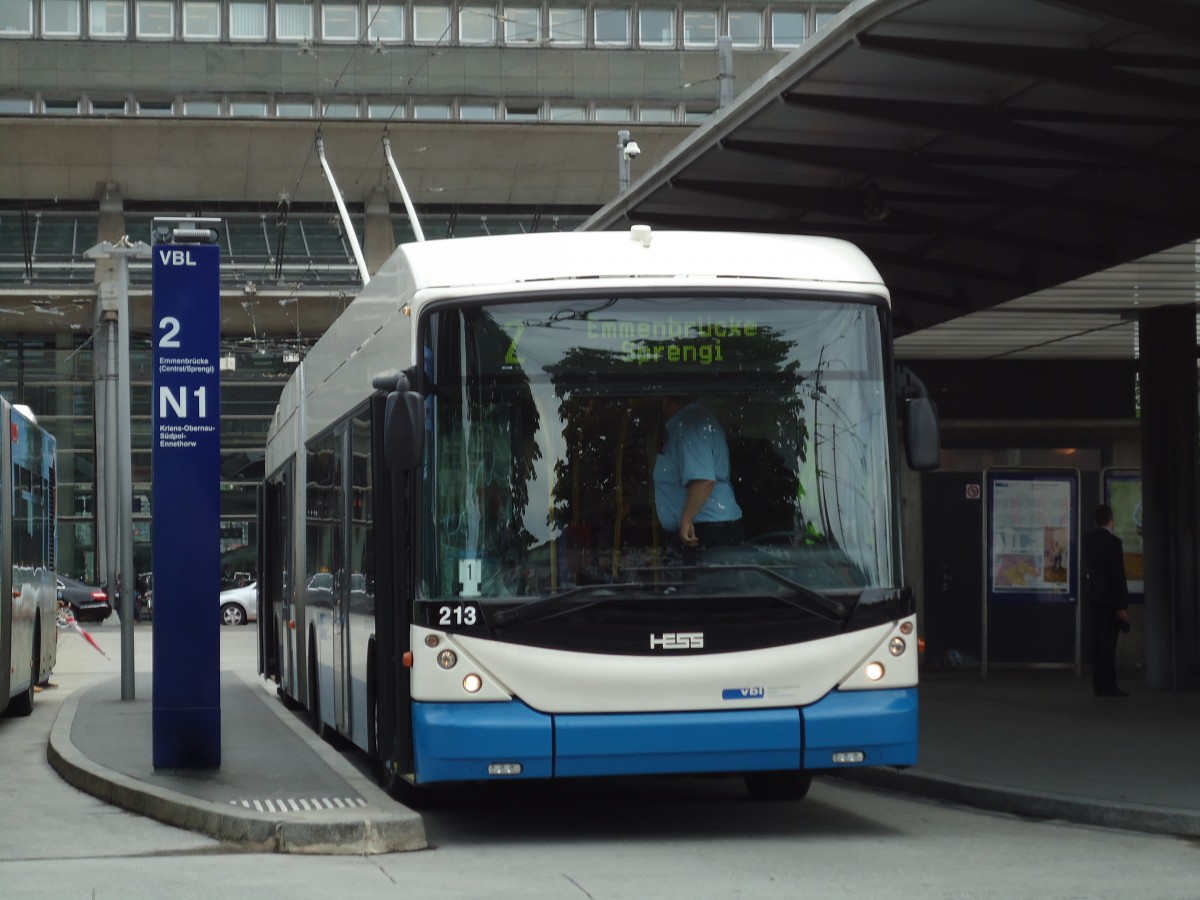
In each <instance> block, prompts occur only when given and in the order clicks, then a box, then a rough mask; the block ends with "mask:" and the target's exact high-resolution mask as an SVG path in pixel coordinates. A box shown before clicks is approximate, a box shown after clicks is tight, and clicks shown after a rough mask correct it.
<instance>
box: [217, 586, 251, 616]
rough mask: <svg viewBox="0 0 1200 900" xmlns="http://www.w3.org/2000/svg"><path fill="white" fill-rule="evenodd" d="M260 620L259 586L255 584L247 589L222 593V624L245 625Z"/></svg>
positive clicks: (232, 589)
mask: <svg viewBox="0 0 1200 900" xmlns="http://www.w3.org/2000/svg"><path fill="white" fill-rule="evenodd" d="M257 618H258V585H257V583H255V582H253V581H252V582H250V584H248V585H246V586H245V587H237V588H230V589H229V590H227V591H221V624H222V625H245V624H246V623H247V622H253V621H254V620H256V619H257Z"/></svg>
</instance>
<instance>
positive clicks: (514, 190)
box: [0, 116, 692, 210]
mask: <svg viewBox="0 0 1200 900" xmlns="http://www.w3.org/2000/svg"><path fill="white" fill-rule="evenodd" d="M317 131H318V123H317V122H315V121H295V120H278V121H272V120H266V121H264V120H261V119H253V120H251V119H246V120H230V119H198V118H190V117H186V118H180V117H174V118H138V117H132V116H131V117H125V116H122V117H119V118H111V119H103V118H83V117H66V118H45V117H21V118H11V119H5V121H4V125H3V147H4V152H3V153H0V196H3V197H4V198H5V200H8V201H13V200H16V201H20V200H34V201H44V200H45V199H46V198H48V197H53V198H54V199H55V200H56V201H68V200H77V201H94V200H96V199H97V198H99V197H102V196H103V194H104V188H105V185H107V184H109V183H113V184H116V185H117V186H118V187H119V189H120V191H121V193H122V195H123V196H124V197H126V198H127V199H128V200H130V201H133V202H139V203H153V202H159V203H163V202H168V203H173V204H178V205H185V204H188V203H196V204H204V205H205V207H206V208H207V209H213V210H216V209H220V207H221V206H222V205H223V204H225V205H229V206H231V207H235V208H236V207H241V206H244V205H246V204H248V203H269V204H274V203H276V202H277V201H278V200H279V199H280V197H283V196H286V197H287V198H288V199H289V200H290V201H291V202H293V203H330V202H331V201H332V199H333V197H332V194H331V193H330V188H329V184H328V182H327V181H326V180H325V176H324V174H323V172H322V170H321V165H320V162H319V159H318V157H317V154H316V152H315V146H316V140H315V139H316V135H317ZM320 131H321V134H322V137H323V140H324V145H325V152H326V157H327V159H328V161H329V167H330V169H331V170H332V171H333V174H334V177H335V178H336V179H337V182H338V187H339V188H340V189H341V191H342V193H343V195H344V196H345V198H346V201H347V202H348V203H362V202H364V201H365V200H366V199H367V198H368V197H369V196H370V194H371V192H372V191H373V190H374V189H375V188H376V187H378V186H380V185H385V186H386V185H389V184H390V182H391V178H390V176H389V175H388V169H387V160H386V157H385V156H384V151H383V142H382V137H383V135H384V131H385V129H384V128H383V124H382V123H380V122H377V121H371V120H355V121H346V120H332V121H328V122H325V123H324V124H323V125H321V127H320ZM691 131H692V126H684V125H640V126H638V143H639V145H640V146H641V148H642V151H643V156H642V158H641V160H640V161H639V164H638V166H637V170H638V171H645V170H646V169H647V168H649V167H651V166H653V165H654V164H655V163H656V162H658V161H661V160H662V159H663V157H664V156H666V154H667V152H668V151H670V150H671V149H673V148H674V147H675V146H676V145H677V144H678V143H679V142H680V141H681V140H682V139H683V138H684V137H685V136H686V135H688V134H689V133H690V132H691ZM387 132H388V135H389V139H390V142H391V145H392V152H393V154H394V155H395V158H396V164H397V166H398V167H399V169H400V172H401V175H402V176H403V178H404V181H405V185H406V187H407V188H408V191H409V193H410V194H411V195H412V199H413V202H414V203H416V204H417V205H418V207H420V206H422V205H426V204H481V205H482V204H513V203H519V204H522V205H524V206H533V205H536V204H545V205H548V206H570V205H585V206H588V207H592V208H594V207H595V206H596V205H597V204H598V203H600V202H602V200H603V199H604V198H607V197H612V196H615V195H616V193H617V151H616V144H617V126H615V125H596V124H581V125H573V124H555V125H553V126H540V127H537V128H530V127H528V126H524V125H520V124H512V123H505V122H423V121H401V122H393V123H391V125H390V126H389V127H388V128H387ZM389 189H390V190H391V191H392V192H393V194H395V188H394V186H391V187H390V188H389ZM396 198H397V202H399V199H398V194H396Z"/></svg>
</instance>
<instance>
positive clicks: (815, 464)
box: [418, 293, 896, 604]
mask: <svg viewBox="0 0 1200 900" xmlns="http://www.w3.org/2000/svg"><path fill="white" fill-rule="evenodd" d="M831 296H833V297H834V299H830V298H831ZM877 302H878V301H869V300H868V299H867V298H863V297H855V296H845V297H842V296H839V295H831V294H828V293H822V294H815V293H814V294H810V295H797V294H794V293H793V294H789V295H787V296H782V295H768V294H763V295H756V296H729V295H727V294H721V295H697V294H695V293H692V294H688V295H640V296H624V295H621V296H605V295H596V296H589V297H580V296H577V295H556V296H547V295H540V296H539V297H537V299H529V298H527V297H525V298H518V299H515V300H506V301H505V302H496V303H494V304H491V305H484V304H476V305H462V304H460V305H456V306H449V305H440V306H436V307H432V308H431V311H429V312H428V313H427V314H426V316H425V318H424V320H423V328H422V331H421V334H422V341H423V343H424V348H425V371H424V373H423V390H424V394H425V396H426V407H427V423H426V428H427V432H428V434H427V441H426V463H425V466H424V472H423V478H424V485H423V491H422V496H423V508H422V513H421V515H420V516H418V529H419V531H420V532H421V539H420V546H421V557H422V565H421V577H420V585H421V593H422V595H423V596H424V597H425V598H429V599H446V598H454V599H459V598H473V599H475V600H477V601H478V602H481V603H485V604H486V603H488V602H489V601H501V600H509V601H510V602H511V601H513V600H521V599H522V598H529V599H536V598H540V597H548V598H549V597H554V596H557V595H565V594H566V593H567V592H570V593H571V594H572V595H574V596H579V595H580V593H581V592H582V593H587V592H589V591H593V592H594V591H606V590H612V591H619V592H621V593H622V595H623V596H627V595H628V594H629V592H630V591H631V590H633V591H636V590H637V589H638V587H639V586H644V587H647V588H649V587H653V588H655V589H656V590H657V591H659V592H662V591H677V592H680V593H685V594H687V593H693V592H694V593H704V592H721V593H722V595H730V594H736V593H739V592H750V593H754V594H757V595H763V594H767V595H777V594H784V593H788V594H789V595H792V596H795V594H796V592H797V591H801V592H803V593H804V594H805V595H807V596H809V597H812V598H815V599H816V600H818V601H819V600H820V599H821V598H823V597H826V596H832V597H836V596H837V595H839V594H847V593H854V594H857V593H859V592H861V591H863V590H864V589H867V588H888V587H891V586H892V585H893V581H894V576H895V572H894V567H895V565H896V563H895V548H894V540H895V537H894V535H893V533H892V531H893V524H892V520H891V516H890V513H889V510H890V509H891V491H892V489H893V487H892V476H891V474H890V473H891V459H890V455H891V453H892V448H891V445H890V443H889V433H888V427H887V421H888V416H887V412H888V409H887V402H888V401H887V398H886V392H885V384H884V368H883V357H882V352H883V351H882V346H883V344H882V338H881V324H880V312H879V307H878V305H877ZM692 488H697V489H698V490H699V491H700V495H698V496H697V497H696V498H695V499H696V500H697V502H700V503H701V505H700V507H699V510H700V511H699V512H698V513H697V512H696V511H695V509H693V510H691V511H690V512H689V509H688V507H689V503H691V502H692V499H693V498H692V496H691V494H690V493H689V490H690V489H692ZM689 515H690V517H691V520H692V522H693V525H694V537H692V535H691V534H690V533H686V526H685V525H684V520H686V519H688V517H689ZM687 538H691V539H690V540H689V539H687Z"/></svg>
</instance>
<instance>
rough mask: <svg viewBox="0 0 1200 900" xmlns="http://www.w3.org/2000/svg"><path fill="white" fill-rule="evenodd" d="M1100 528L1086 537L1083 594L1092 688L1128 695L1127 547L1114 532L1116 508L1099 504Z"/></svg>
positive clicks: (1100, 693)
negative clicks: (1124, 645) (1124, 680)
mask: <svg viewBox="0 0 1200 900" xmlns="http://www.w3.org/2000/svg"><path fill="white" fill-rule="evenodd" d="M1095 521H1096V528H1095V530H1094V531H1092V532H1090V533H1088V534H1086V535H1084V537H1083V572H1084V575H1083V597H1084V599H1085V600H1086V601H1087V602H1088V605H1089V606H1091V608H1092V690H1093V691H1095V693H1096V696H1097V697H1128V696H1129V695H1128V694H1127V693H1125V691H1123V690H1121V689H1120V688H1119V687H1118V686H1117V637H1118V636H1119V635H1120V633H1121V632H1122V631H1123V630H1125V629H1127V628H1128V627H1129V625H1128V623H1129V585H1128V583H1127V582H1126V581H1125V550H1124V548H1123V547H1122V546H1121V539H1120V538H1119V537H1117V536H1116V534H1114V533H1113V530H1112V526H1113V511H1112V507H1111V506H1109V505H1107V504H1105V503H1102V504H1100V505H1099V506H1097V507H1096V517H1095Z"/></svg>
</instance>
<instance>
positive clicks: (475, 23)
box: [458, 6, 496, 44]
mask: <svg viewBox="0 0 1200 900" xmlns="http://www.w3.org/2000/svg"><path fill="white" fill-rule="evenodd" d="M458 40H459V43H462V44H493V43H495V41H496V11H495V9H493V8H492V7H490V6H463V7H460V8H459V10H458Z"/></svg>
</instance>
